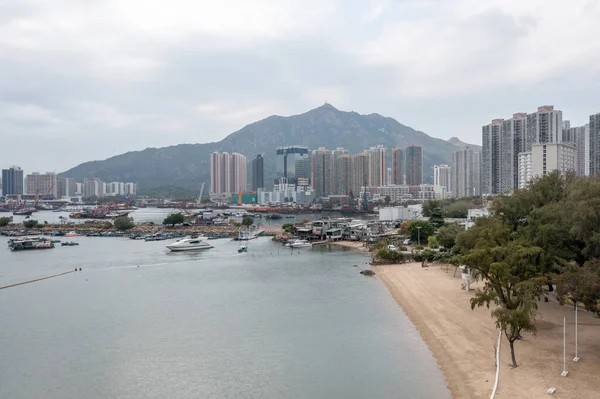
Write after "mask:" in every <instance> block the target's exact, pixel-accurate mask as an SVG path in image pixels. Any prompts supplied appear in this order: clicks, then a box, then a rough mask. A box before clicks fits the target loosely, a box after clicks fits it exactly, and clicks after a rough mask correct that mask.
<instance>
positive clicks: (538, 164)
mask: <svg viewBox="0 0 600 399" xmlns="http://www.w3.org/2000/svg"><path fill="white" fill-rule="evenodd" d="M554 170H558V171H559V172H561V173H566V172H568V171H574V170H575V146H574V145H573V144H571V143H545V144H534V145H532V146H531V175H532V177H533V178H536V177H540V176H544V175H547V174H548V173H550V172H552V171H554Z"/></svg>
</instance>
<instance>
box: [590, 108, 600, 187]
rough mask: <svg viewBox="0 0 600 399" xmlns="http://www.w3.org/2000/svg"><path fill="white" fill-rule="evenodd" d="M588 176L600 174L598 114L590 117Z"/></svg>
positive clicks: (599, 127)
mask: <svg viewBox="0 0 600 399" xmlns="http://www.w3.org/2000/svg"><path fill="white" fill-rule="evenodd" d="M589 143H590V144H589V154H590V155H589V170H590V176H594V175H597V174H600V112H599V113H597V114H594V115H590V135H589Z"/></svg>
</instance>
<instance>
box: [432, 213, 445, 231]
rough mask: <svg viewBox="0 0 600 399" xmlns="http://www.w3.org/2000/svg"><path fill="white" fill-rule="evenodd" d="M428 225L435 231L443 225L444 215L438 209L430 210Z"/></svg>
mask: <svg viewBox="0 0 600 399" xmlns="http://www.w3.org/2000/svg"><path fill="white" fill-rule="evenodd" d="M429 223H431V224H432V225H433V227H435V228H436V229H437V228H440V227H442V226H443V225H444V223H445V222H444V215H443V213H442V210H441V209H440V208H435V209H432V210H431V211H430V212H429Z"/></svg>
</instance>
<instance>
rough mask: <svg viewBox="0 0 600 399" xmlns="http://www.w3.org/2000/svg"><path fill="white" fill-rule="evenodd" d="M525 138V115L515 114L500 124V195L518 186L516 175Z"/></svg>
mask: <svg viewBox="0 0 600 399" xmlns="http://www.w3.org/2000/svg"><path fill="white" fill-rule="evenodd" d="M526 136H527V114H526V113H516V114H514V115H513V117H512V118H511V119H508V120H505V121H504V122H502V132H501V134H500V140H499V145H500V149H499V155H500V158H499V165H500V171H499V180H500V181H499V184H500V189H499V192H500V193H509V192H511V191H513V190H514V189H515V188H517V187H518V186H519V179H518V173H517V169H518V167H519V153H520V152H523V151H524V139H525V137H526Z"/></svg>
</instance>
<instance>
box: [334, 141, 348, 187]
mask: <svg viewBox="0 0 600 399" xmlns="http://www.w3.org/2000/svg"><path fill="white" fill-rule="evenodd" d="M348 154H350V152H348V150H346V149H344V148H342V147H338V148H336V149H335V150H333V151H331V193H332V194H340V193H341V192H342V187H341V185H340V184H341V183H340V180H339V176H338V173H337V172H338V165H337V162H338V158H339V157H340V156H342V155H348ZM345 194H348V190H346V193H345Z"/></svg>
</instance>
